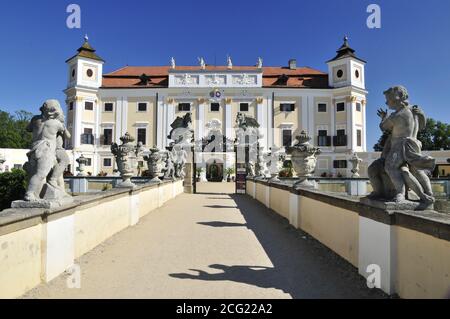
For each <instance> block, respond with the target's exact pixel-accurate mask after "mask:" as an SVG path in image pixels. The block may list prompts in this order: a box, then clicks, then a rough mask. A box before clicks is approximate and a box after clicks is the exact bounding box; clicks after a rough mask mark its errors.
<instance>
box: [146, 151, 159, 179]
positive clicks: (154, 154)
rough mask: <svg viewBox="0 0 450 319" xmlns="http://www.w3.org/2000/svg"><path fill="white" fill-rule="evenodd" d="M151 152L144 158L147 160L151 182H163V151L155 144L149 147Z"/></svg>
mask: <svg viewBox="0 0 450 319" xmlns="http://www.w3.org/2000/svg"><path fill="white" fill-rule="evenodd" d="M149 151H150V154H149V155H148V156H144V160H145V161H147V166H148V172H149V177H150V178H151V180H150V181H151V182H157V183H159V182H161V180H160V179H159V175H161V158H162V157H161V153H160V151H159V149H158V148H157V147H156V146H154V147H152V148H150V149H149Z"/></svg>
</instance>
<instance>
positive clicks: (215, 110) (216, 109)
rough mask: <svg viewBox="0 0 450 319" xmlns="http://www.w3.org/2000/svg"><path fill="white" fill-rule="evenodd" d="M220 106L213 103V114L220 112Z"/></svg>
mask: <svg viewBox="0 0 450 319" xmlns="http://www.w3.org/2000/svg"><path fill="white" fill-rule="evenodd" d="M219 109H220V104H219V103H211V112H219Z"/></svg>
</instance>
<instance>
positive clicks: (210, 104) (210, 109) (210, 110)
mask: <svg viewBox="0 0 450 319" xmlns="http://www.w3.org/2000/svg"><path fill="white" fill-rule="evenodd" d="M213 103H217V104H219V110H218V111H213V110H212V108H211V106H212V104H213ZM221 106H222V105H221V103H220V102H210V103H209V112H211V113H219V112H220V107H221Z"/></svg>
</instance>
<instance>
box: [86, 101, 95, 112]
mask: <svg viewBox="0 0 450 319" xmlns="http://www.w3.org/2000/svg"><path fill="white" fill-rule="evenodd" d="M84 109H85V110H86V111H92V110H93V109H94V103H93V102H84Z"/></svg>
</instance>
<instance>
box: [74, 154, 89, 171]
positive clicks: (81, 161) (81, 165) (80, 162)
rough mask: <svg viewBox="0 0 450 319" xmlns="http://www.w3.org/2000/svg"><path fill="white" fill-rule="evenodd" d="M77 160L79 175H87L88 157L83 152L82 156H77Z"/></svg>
mask: <svg viewBox="0 0 450 319" xmlns="http://www.w3.org/2000/svg"><path fill="white" fill-rule="evenodd" d="M76 162H77V163H78V167H77V171H78V172H79V173H78V175H77V176H87V175H88V174H87V173H86V172H85V168H86V164H87V158H86V157H84V156H83V154H81V156H80V157H78V158H77V160H76Z"/></svg>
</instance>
